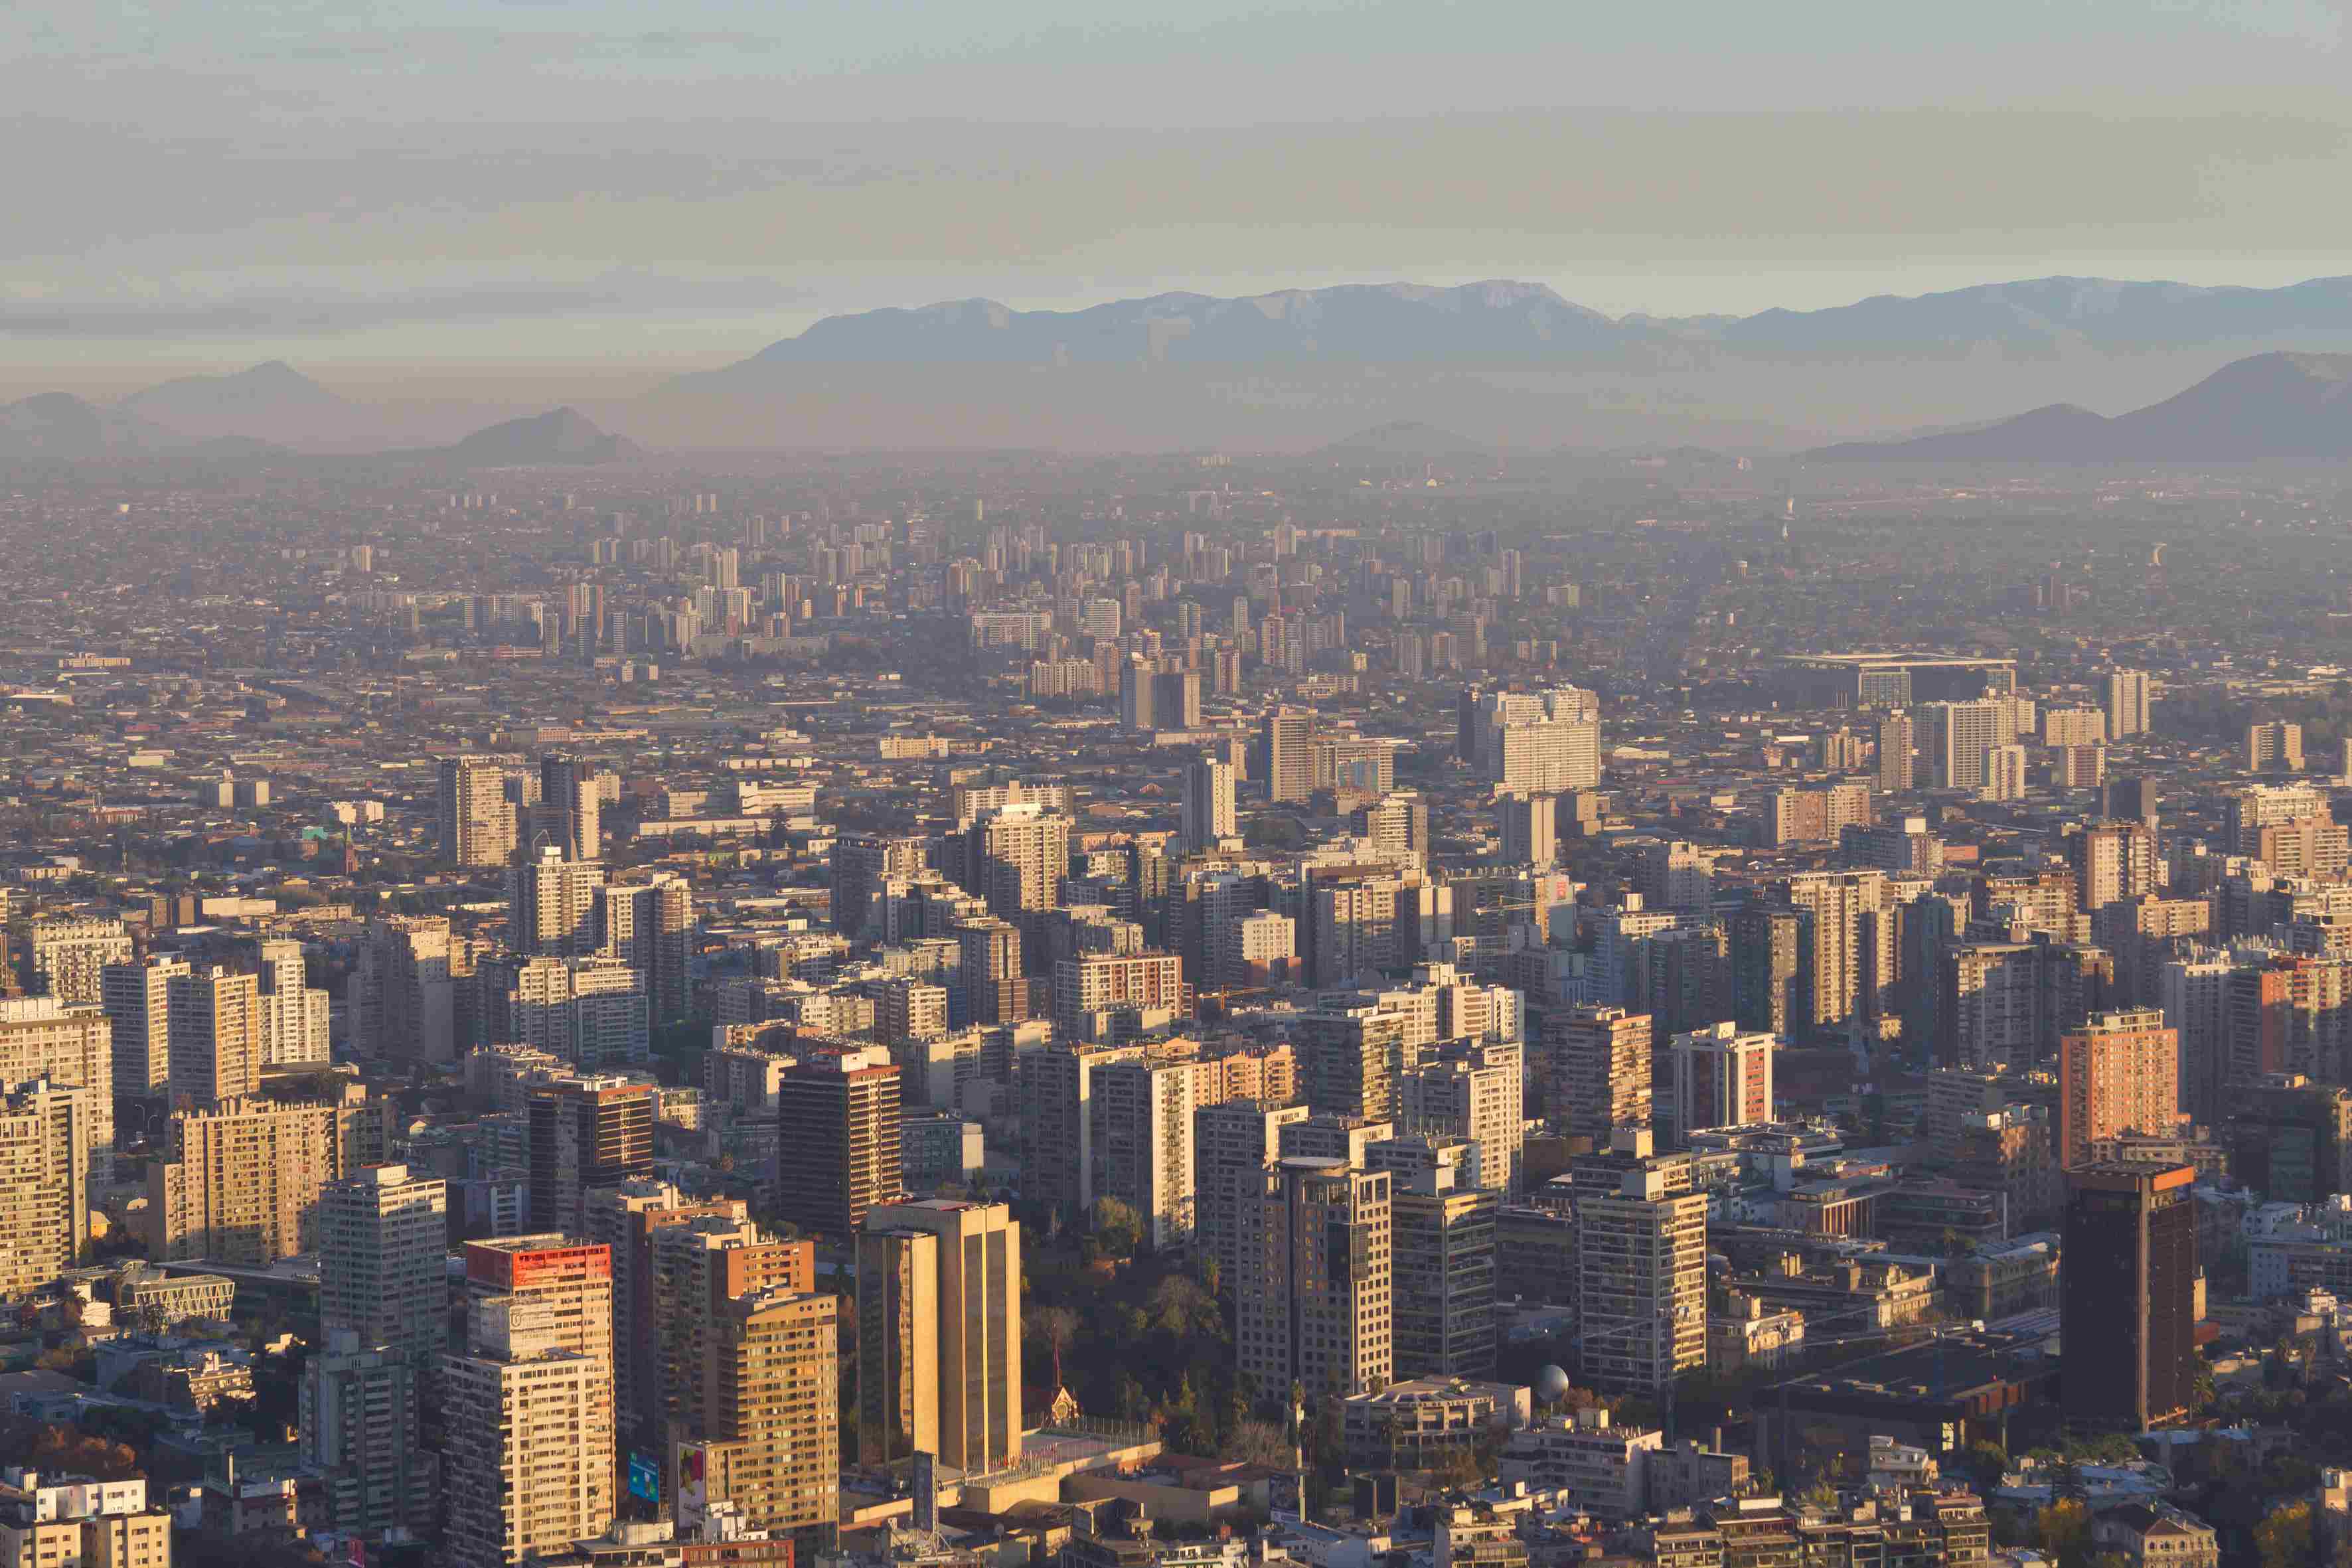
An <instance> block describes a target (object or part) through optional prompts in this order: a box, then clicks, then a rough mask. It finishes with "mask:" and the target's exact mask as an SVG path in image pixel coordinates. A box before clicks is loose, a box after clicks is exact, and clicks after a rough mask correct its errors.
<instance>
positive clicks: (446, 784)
mask: <svg viewBox="0 0 2352 1568" xmlns="http://www.w3.org/2000/svg"><path fill="white" fill-rule="evenodd" d="M440 805H441V838H440V844H441V858H442V859H444V860H446V861H449V862H451V863H452V864H454V865H458V866H503V865H505V864H506V863H507V862H508V861H509V860H511V859H513V858H514V852H515V808H514V806H513V805H512V804H511V803H509V801H508V799H507V770H506V764H504V763H499V762H498V761H496V760H494V759H492V758H489V757H444V758H442V759H441V800H440Z"/></svg>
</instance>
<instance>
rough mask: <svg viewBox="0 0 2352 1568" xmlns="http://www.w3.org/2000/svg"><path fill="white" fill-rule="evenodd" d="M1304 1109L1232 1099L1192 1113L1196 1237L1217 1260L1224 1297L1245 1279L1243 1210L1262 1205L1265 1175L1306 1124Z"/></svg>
mask: <svg viewBox="0 0 2352 1568" xmlns="http://www.w3.org/2000/svg"><path fill="white" fill-rule="evenodd" d="M1310 1114H1311V1112H1309V1111H1308V1110H1307V1107H1306V1106H1304V1105H1270V1104H1267V1103H1265V1102H1264V1101H1262V1100H1227V1101H1225V1102H1224V1103H1223V1104H1222V1105H1202V1106H1200V1107H1198V1108H1197V1109H1196V1110H1194V1111H1193V1112H1192V1168H1193V1172H1194V1174H1195V1177H1196V1179H1197V1182H1198V1184H1199V1190H1200V1196H1199V1199H1198V1201H1197V1202H1196V1204H1195V1205H1194V1212H1193V1235H1194V1237H1195V1239H1196V1243H1197V1245H1198V1246H1199V1247H1201V1249H1202V1251H1203V1252H1206V1253H1207V1254H1209V1255H1210V1256H1211V1257H1213V1258H1215V1259H1216V1260H1217V1282H1218V1291H1219V1294H1221V1295H1223V1296H1226V1297H1231V1296H1232V1294H1233V1292H1234V1287H1235V1285H1236V1283H1237V1282H1238V1281H1239V1280H1240V1279H1241V1269H1242V1259H1241V1243H1242V1223H1241V1207H1242V1205H1244V1204H1255V1203H1261V1202H1263V1201H1264V1200H1265V1172H1266V1171H1267V1170H1268V1169H1269V1168H1271V1167H1272V1165H1273V1164H1274V1162H1275V1160H1276V1157H1277V1156H1278V1155H1279V1154H1280V1153H1281V1151H1282V1143H1281V1136H1282V1129H1283V1128H1285V1127H1286V1126H1288V1125H1290V1124H1291V1123H1293V1122H1298V1121H1306V1120H1307V1117H1308V1115H1310Z"/></svg>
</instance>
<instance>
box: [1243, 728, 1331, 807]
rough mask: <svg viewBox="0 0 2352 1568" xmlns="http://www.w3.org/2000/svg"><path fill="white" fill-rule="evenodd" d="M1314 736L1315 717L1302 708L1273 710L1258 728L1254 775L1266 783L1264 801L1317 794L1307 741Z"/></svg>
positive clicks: (1292, 799) (1303, 797)
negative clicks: (1315, 792)
mask: <svg viewBox="0 0 2352 1568" xmlns="http://www.w3.org/2000/svg"><path fill="white" fill-rule="evenodd" d="M1314 733H1315V715H1314V714H1313V713H1311V712H1309V711H1307V710H1305V709H1302V708H1286V707H1282V706H1280V705H1276V707H1273V708H1270V709H1268V710H1266V711H1265V713H1264V714H1263V715H1261V716H1260V718H1259V719H1258V726H1257V760H1256V762H1255V763H1252V764H1251V765H1252V768H1253V770H1254V772H1255V775H1256V776H1257V777H1259V778H1262V779H1264V780H1265V798H1266V799H1267V800H1269V801H1273V802H1277V803H1279V802H1284V801H1302V800H1305V799H1306V798H1307V796H1308V795H1312V794H1313V793H1314V784H1315V775H1314V763H1313V760H1312V759H1311V758H1310V757H1309V756H1308V755H1307V742H1308V741H1309V740H1310V738H1311V737H1312V736H1313V735H1314Z"/></svg>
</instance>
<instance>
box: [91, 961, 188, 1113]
mask: <svg viewBox="0 0 2352 1568" xmlns="http://www.w3.org/2000/svg"><path fill="white" fill-rule="evenodd" d="M186 973H189V969H188V961H187V960H186V959H184V958H174V957H170V956H167V955H166V954H163V953H160V952H151V953H148V954H147V955H146V956H145V957H143V958H141V959H138V960H136V961H135V962H132V963H110V964H108V965H107V966H106V968H105V970H104V971H103V972H102V976H101V978H100V999H101V1005H102V1006H103V1007H104V1008H105V1010H106V1016H107V1019H108V1021H109V1022H110V1024H111V1025H112V1026H113V1032H114V1098H115V1100H117V1101H128V1100H142V1099H144V1098H146V1097H147V1096H150V1095H163V1094H166V1093H168V1092H169V1090H170V1085H171V1081H172V1003H171V983H172V977H173V975H175V974H186Z"/></svg>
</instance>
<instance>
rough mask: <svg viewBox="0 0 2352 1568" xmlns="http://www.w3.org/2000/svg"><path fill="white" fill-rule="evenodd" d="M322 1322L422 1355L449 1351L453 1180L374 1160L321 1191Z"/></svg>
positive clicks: (366, 1341) (376, 1344)
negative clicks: (448, 1267) (447, 1265)
mask: <svg viewBox="0 0 2352 1568" xmlns="http://www.w3.org/2000/svg"><path fill="white" fill-rule="evenodd" d="M318 1237H319V1266H320V1267H319V1323H320V1327H321V1328H322V1329H325V1330H328V1331H334V1330H337V1329H348V1330H350V1331H352V1333H353V1334H355V1335H357V1336H358V1338H359V1342H360V1343H361V1345H362V1347H364V1348H367V1349H376V1348H383V1349H388V1350H391V1351H393V1352H396V1353H398V1354H400V1355H404V1356H406V1357H409V1358H410V1359H411V1360H417V1359H419V1358H422V1357H425V1356H436V1355H438V1354H440V1353H441V1352H443V1351H444V1350H446V1349H447V1348H448V1340H449V1284H448V1278H447V1271H446V1268H445V1267H444V1265H445V1262H446V1259H447V1258H448V1256H449V1201H448V1188H447V1184H446V1183H445V1182H443V1181H442V1180H441V1179H440V1178H439V1177H438V1176H426V1175H423V1174H421V1173H416V1172H414V1171H412V1170H410V1168H409V1167H408V1166H406V1165H370V1166H368V1167H366V1168H365V1169H363V1170H360V1171H355V1172H353V1173H352V1174H350V1175H348V1176H345V1177H343V1178H342V1179H341V1181H336V1182H330V1183H328V1184H327V1185H326V1186H325V1187H324V1188H322V1189H321V1190H320V1194H319V1205H318Z"/></svg>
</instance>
